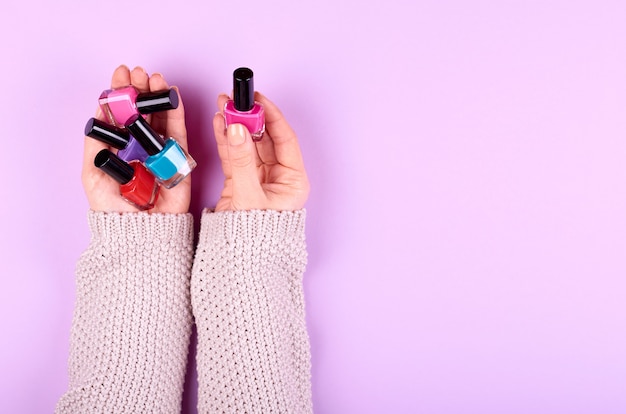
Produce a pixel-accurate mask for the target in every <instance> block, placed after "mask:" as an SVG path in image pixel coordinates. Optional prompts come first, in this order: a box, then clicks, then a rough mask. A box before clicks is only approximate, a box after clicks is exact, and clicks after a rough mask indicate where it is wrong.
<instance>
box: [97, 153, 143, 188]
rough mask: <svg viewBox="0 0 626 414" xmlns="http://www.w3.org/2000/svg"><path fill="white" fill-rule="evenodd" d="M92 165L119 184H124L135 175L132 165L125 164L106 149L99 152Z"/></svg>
mask: <svg viewBox="0 0 626 414" xmlns="http://www.w3.org/2000/svg"><path fill="white" fill-rule="evenodd" d="M93 163H94V165H95V166H96V167H98V168H100V169H101V170H102V171H104V172H105V173H107V174H109V175H110V176H111V177H113V179H114V180H115V181H117V182H118V183H120V184H126V183H127V182H129V181H130V180H132V179H133V176H134V175H135V169H134V168H133V167H132V165H130V164H128V163H126V162H125V161H123V160H122V159H120V157H118V156H117V155H115V154H113V153H112V152H111V151H109V150H107V149H103V150H102V151H100V152H99V153H98V154H97V155H96V158H95V159H94V160H93Z"/></svg>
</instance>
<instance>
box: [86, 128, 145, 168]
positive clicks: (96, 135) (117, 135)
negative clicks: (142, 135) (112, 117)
mask: <svg viewBox="0 0 626 414" xmlns="http://www.w3.org/2000/svg"><path fill="white" fill-rule="evenodd" d="M85 135H86V136H88V137H91V138H93V139H97V140H98V141H101V142H104V143H105V144H107V145H110V146H111V147H113V148H116V149H118V150H119V151H118V152H117V156H118V157H120V158H121V159H122V160H123V161H126V162H130V161H135V160H137V161H141V162H144V161H145V160H146V158H148V153H147V152H146V150H144V149H143V147H142V146H141V145H139V143H138V142H137V140H136V139H135V138H133V137H132V136H131V135H130V134H129V133H128V131H127V130H126V129H124V128H118V127H116V126H113V125H109V124H107V123H106V122H102V121H100V120H98V119H96V118H90V119H89V121H87V124H86V125H85Z"/></svg>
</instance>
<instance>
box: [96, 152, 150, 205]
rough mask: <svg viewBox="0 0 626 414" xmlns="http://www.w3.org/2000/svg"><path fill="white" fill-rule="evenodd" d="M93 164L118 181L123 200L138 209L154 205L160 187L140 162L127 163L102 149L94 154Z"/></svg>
mask: <svg viewBox="0 0 626 414" xmlns="http://www.w3.org/2000/svg"><path fill="white" fill-rule="evenodd" d="M94 164H95V166H96V167H98V168H100V169H101V170H102V171H104V172H105V173H107V174H108V175H110V176H111V177H113V179H114V180H115V181H117V182H118V183H120V194H121V196H122V198H123V199H124V200H126V201H128V202H129V203H131V204H133V205H134V206H135V207H137V208H138V209H140V210H148V209H150V208H153V207H154V204H155V203H156V201H157V199H158V198H159V188H160V187H159V184H158V183H157V181H156V179H155V178H154V176H153V175H152V174H150V172H149V171H148V170H147V169H146V167H144V166H143V164H142V163H141V162H139V161H131V162H130V163H127V162H125V161H123V160H122V159H120V158H119V157H118V156H117V155H115V154H113V153H112V152H111V151H109V150H106V149H103V150H102V151H100V152H99V153H98V154H97V155H96V158H95V159H94Z"/></svg>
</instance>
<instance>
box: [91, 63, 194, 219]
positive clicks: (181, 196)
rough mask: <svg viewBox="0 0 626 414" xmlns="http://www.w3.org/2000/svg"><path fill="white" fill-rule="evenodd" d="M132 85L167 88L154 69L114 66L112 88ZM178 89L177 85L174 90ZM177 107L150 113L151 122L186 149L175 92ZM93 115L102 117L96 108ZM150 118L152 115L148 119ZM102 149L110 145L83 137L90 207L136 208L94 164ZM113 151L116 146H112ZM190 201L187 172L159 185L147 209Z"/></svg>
mask: <svg viewBox="0 0 626 414" xmlns="http://www.w3.org/2000/svg"><path fill="white" fill-rule="evenodd" d="M128 85H133V86H134V87H135V88H137V89H138V90H139V91H140V92H148V91H157V90H163V89H168V88H169V86H168V85H167V82H165V79H164V78H163V76H162V75H160V74H158V73H155V74H153V75H152V76H148V74H147V73H146V71H145V70H143V69H142V68H140V67H136V68H135V69H133V70H132V72H131V71H130V70H129V69H128V68H127V67H126V66H124V65H122V66H120V67H118V68H117V69H115V72H113V77H112V79H111V87H112V88H121V87H124V86H128ZM176 91H177V92H178V89H177V90H176ZM178 97H179V104H178V108H177V109H173V110H169V111H164V112H157V113H155V114H152V115H150V117H149V120H150V124H151V126H152V127H153V128H154V129H155V130H156V131H157V132H158V133H160V134H162V135H164V136H165V137H174V138H176V140H177V141H178V143H179V144H180V145H181V146H182V147H183V148H184V149H185V150H187V129H186V127H185V109H184V107H183V101H182V99H181V97H180V93H179V94H178ZM96 118H98V119H100V120H105V117H104V114H103V113H102V111H101V110H100V109H99V108H98V111H97V114H96ZM150 118H151V119H150ZM102 149H111V148H110V147H109V146H108V145H106V144H104V143H102V142H100V141H97V140H95V139H93V138H89V137H85V150H84V157H83V172H82V181H83V187H84V189H85V193H86V194H87V200H88V201H89V207H90V208H91V209H92V210H94V211H108V212H111V211H116V212H135V211H139V210H138V209H137V208H136V207H134V206H133V205H131V204H129V203H128V202H126V201H125V200H124V199H122V197H121V196H120V186H119V183H118V182H117V181H115V180H113V179H112V178H111V177H109V176H108V175H107V174H106V173H104V172H103V171H102V170H100V169H99V168H97V167H96V166H95V165H94V158H95V157H96V154H97V153H98V152H100V150H102ZM113 152H115V150H113ZM190 201H191V177H189V176H187V177H186V178H185V179H184V180H183V181H182V182H180V183H179V184H178V185H176V187H174V188H171V189H169V190H168V189H166V188H165V187H161V190H160V193H159V198H158V200H157V203H156V205H155V206H154V208H152V209H150V210H148V212H149V213H186V212H187V211H188V210H189V202H190Z"/></svg>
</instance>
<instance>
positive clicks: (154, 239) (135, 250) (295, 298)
mask: <svg viewBox="0 0 626 414" xmlns="http://www.w3.org/2000/svg"><path fill="white" fill-rule="evenodd" d="M304 222H305V213H304V211H303V210H302V211H297V212H275V211H248V212H221V213H212V212H209V211H208V210H207V211H205V212H204V213H203V215H202V222H201V230H200V237H199V241H198V248H197V252H196V257H195V261H193V271H192V260H193V257H192V250H193V219H192V216H191V215H189V214H184V215H171V214H170V215H168V214H146V213H129V214H117V213H101V212H90V213H89V226H90V229H91V233H92V240H91V243H90V245H89V248H88V249H87V251H86V252H85V253H83V255H82V256H81V258H80V260H79V262H78V265H77V271H76V273H77V278H76V306H75V311H74V319H73V322H72V330H71V339H70V359H69V374H70V384H69V389H68V391H67V392H66V393H65V394H64V395H63V396H62V397H61V399H60V400H59V402H58V404H57V407H56V412H57V413H179V412H180V409H181V398H182V391H183V385H184V378H185V368H186V363H187V352H188V347H189V337H190V333H191V327H192V323H193V320H192V318H193V316H195V322H196V325H197V330H198V345H197V358H196V359H197V365H198V384H199V390H198V412H200V413H231V412H232V413H244V412H247V413H257V412H258V413H266V412H289V413H300V412H311V411H312V407H311V392H310V389H311V384H310V362H309V361H310V355H309V343H308V336H307V332H306V326H305V320H304V300H303V291H302V275H303V272H304V268H305V265H306V245H305V241H304ZM192 304H193V308H192ZM192 309H193V316H192Z"/></svg>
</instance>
